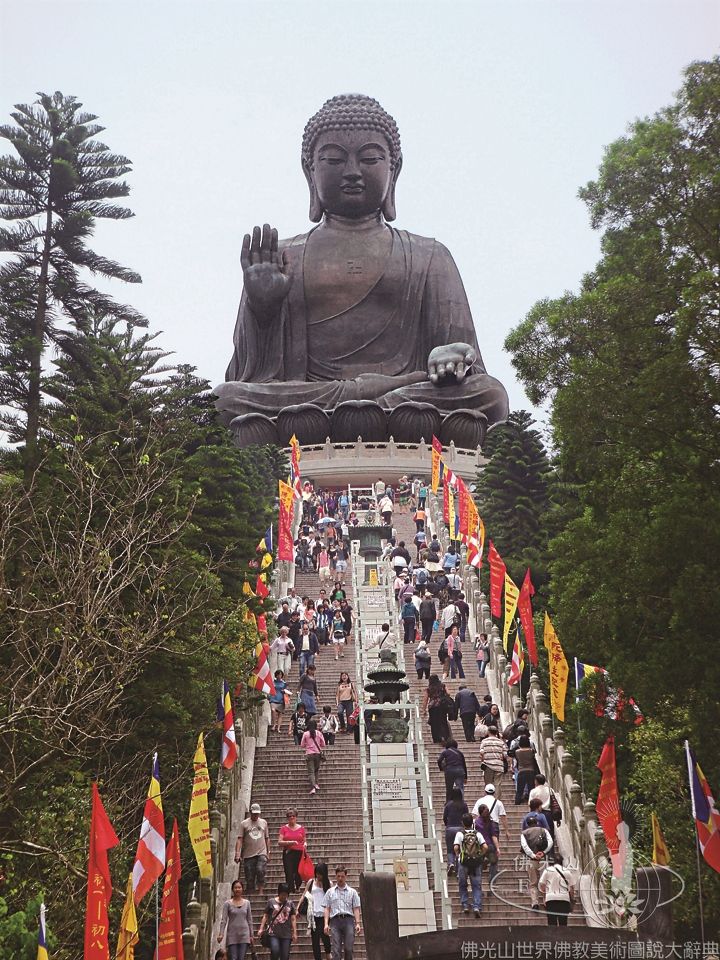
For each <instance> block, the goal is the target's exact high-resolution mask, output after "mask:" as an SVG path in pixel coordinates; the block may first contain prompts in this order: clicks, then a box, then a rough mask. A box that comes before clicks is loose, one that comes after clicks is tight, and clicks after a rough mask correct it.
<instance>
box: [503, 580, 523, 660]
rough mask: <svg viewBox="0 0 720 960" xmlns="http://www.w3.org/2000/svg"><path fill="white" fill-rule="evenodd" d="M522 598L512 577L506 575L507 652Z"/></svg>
mask: <svg viewBox="0 0 720 960" xmlns="http://www.w3.org/2000/svg"><path fill="white" fill-rule="evenodd" d="M519 596H520V591H519V590H518V588H517V587H516V586H515V583H514V581H513V579H512V577H509V576H508V575H507V573H506V574H505V617H504V619H503V649H504V650H507V648H508V645H507V642H508V633H509V632H510V624H511V623H512V622H513V619H514V617H515V611H516V610H517V604H518V597H519Z"/></svg>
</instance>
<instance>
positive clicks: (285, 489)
mask: <svg viewBox="0 0 720 960" xmlns="http://www.w3.org/2000/svg"><path fill="white" fill-rule="evenodd" d="M278 485H279V489H280V511H279V516H278V548H277V549H278V553H277V556H278V560H289V561H290V563H292V562H293V560H294V559H295V551H294V550H293V535H292V524H293V504H294V494H293V488H292V487H290V486H288V484H287V483H284V482H283V481H282V480H279V481H278Z"/></svg>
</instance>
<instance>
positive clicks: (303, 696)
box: [298, 639, 318, 717]
mask: <svg viewBox="0 0 720 960" xmlns="http://www.w3.org/2000/svg"><path fill="white" fill-rule="evenodd" d="M315 642H316V643H317V639H316V640H315ZM298 694H299V696H300V700H301V701H302V702H303V703H304V704H305V709H306V710H307V715H308V717H312V715H313V714H314V713H317V697H318V687H317V680H316V679H315V667H314V666H309V667H308V668H307V670H306V671H305V673H304V674H303V675H302V677H301V678H300V683H299V684H298Z"/></svg>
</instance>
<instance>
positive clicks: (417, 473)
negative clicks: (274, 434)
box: [300, 440, 487, 488]
mask: <svg viewBox="0 0 720 960" xmlns="http://www.w3.org/2000/svg"><path fill="white" fill-rule="evenodd" d="M300 449H301V451H302V460H301V471H302V477H303V480H310V481H311V482H312V483H313V484H314V486H315V487H316V488H318V487H340V486H345V485H346V484H348V483H350V484H351V485H352V486H353V487H369V486H370V485H371V484H373V483H375V482H376V481H377V480H378V478H381V479H382V480H384V481H385V483H392V484H396V483H397V482H398V480H399V479H400V477H404V476H407V477H410V478H412V477H422V478H424V479H426V480H430V474H431V469H432V459H431V446H430V444H428V443H396V442H395V441H394V440H388V441H387V442H385V443H366V442H365V441H362V440H359V441H357V442H356V443H331V442H330V441H329V440H326V441H325V443H321V444H309V445H307V446H301V448H300ZM443 460H444V461H445V463H446V464H447V465H448V467H449V468H450V469H451V470H452V471H453V472H454V473H456V474H458V476H460V477H462V478H463V480H465V481H468V482H472V481H474V480H475V479H476V478H477V475H478V473H479V472H480V470H481V469H482V468H483V467H484V466H485V464H486V463H487V460H486V458H485V457H483V455H482V451H481V449H480V447H477V449H475V450H463V449H461V448H458V447H456V446H455V445H454V444H453V443H451V444H450V445H449V446H448V447H446V448H445V452H444V453H443Z"/></svg>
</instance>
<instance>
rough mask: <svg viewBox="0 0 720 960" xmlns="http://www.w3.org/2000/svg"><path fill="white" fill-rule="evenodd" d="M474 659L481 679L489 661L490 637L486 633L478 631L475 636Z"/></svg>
mask: <svg viewBox="0 0 720 960" xmlns="http://www.w3.org/2000/svg"><path fill="white" fill-rule="evenodd" d="M475 660H476V662H477V668H478V674H479V676H480V677H481V679H484V677H485V670H486V669H487V665H488V663H490V638H489V637H488V635H487V634H486V633H479V634H478V635H477V636H476V637H475Z"/></svg>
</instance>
